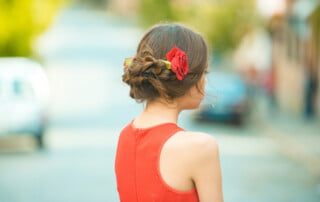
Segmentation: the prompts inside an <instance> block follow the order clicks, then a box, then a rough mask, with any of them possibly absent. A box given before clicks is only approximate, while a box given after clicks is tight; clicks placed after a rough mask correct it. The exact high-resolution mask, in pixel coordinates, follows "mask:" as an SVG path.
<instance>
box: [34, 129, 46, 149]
mask: <svg viewBox="0 0 320 202" xmlns="http://www.w3.org/2000/svg"><path fill="white" fill-rule="evenodd" d="M35 139H36V144H37V147H38V149H44V148H45V144H44V129H40V130H39V131H38V132H37V133H36V134H35Z"/></svg>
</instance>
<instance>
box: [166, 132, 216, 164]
mask: <svg viewBox="0 0 320 202" xmlns="http://www.w3.org/2000/svg"><path fill="white" fill-rule="evenodd" d="M168 146H169V147H170V146H171V147H175V148H177V149H179V150H180V151H181V153H182V154H184V155H188V159H197V160H202V159H203V158H205V159H206V158H213V157H214V156H217V155H218V153H219V147H218V142H217V140H216V139H215V138H214V137H213V136H211V135H209V134H206V133H201V132H189V131H183V132H179V133H177V134H176V135H174V136H173V138H171V140H170V141H169V142H168ZM179 153H180V152H179ZM192 157H194V158H192Z"/></svg>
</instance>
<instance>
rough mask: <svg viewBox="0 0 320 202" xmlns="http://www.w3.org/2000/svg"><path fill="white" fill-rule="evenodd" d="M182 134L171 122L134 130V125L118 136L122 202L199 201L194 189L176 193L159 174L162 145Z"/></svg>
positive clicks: (130, 125)
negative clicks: (172, 137)
mask: <svg viewBox="0 0 320 202" xmlns="http://www.w3.org/2000/svg"><path fill="white" fill-rule="evenodd" d="M179 131H183V129H181V128H179V127H178V126H177V125H176V124H174V123H164V124H160V125H156V126H153V127H149V128H144V129H140V128H135V127H134V126H133V122H131V123H130V124H129V125H128V126H126V127H125V128H124V129H123V130H122V132H121V133H120V137H119V140H118V147H117V152H116V159H115V173H116V179H117V189H118V193H119V197H120V201H121V202H198V201H199V199H198V195H197V191H196V189H195V188H194V189H192V190H190V191H179V190H175V189H174V188H172V187H170V186H169V185H167V184H166V182H165V181H164V180H163V178H162V177H161V174H160V169H159V168H160V167H159V160H160V152H161V149H162V147H163V145H164V144H165V142H166V141H167V140H168V139H169V138H170V137H171V136H173V135H174V134H175V133H177V132H179Z"/></svg>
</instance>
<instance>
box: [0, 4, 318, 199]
mask: <svg viewBox="0 0 320 202" xmlns="http://www.w3.org/2000/svg"><path fill="white" fill-rule="evenodd" d="M160 22H164V23H165V22H181V23H183V24H186V25H188V26H190V27H192V28H194V29H195V30H197V31H199V32H200V33H202V34H203V36H204V37H205V38H206V40H207V42H208V46H209V48H210V50H211V53H210V65H209V66H210V73H209V74H208V85H207V88H206V90H207V93H208V96H206V98H205V100H204V102H203V104H202V106H201V108H200V109H199V110H195V111H185V112H183V113H182V115H181V117H180V119H179V125H180V126H181V127H183V128H185V129H186V130H190V131H201V132H205V133H208V134H211V135H212V136H214V137H215V138H216V139H217V140H218V142H219V146H220V155H221V166H222V174H223V191H224V198H225V201H226V202H271V201H272V202H289V201H290V202H319V201H320V132H319V131H320V116H319V114H320V88H319V81H320V1H319V0H153V1H151V0H73V1H71V0H46V1H43V0H12V1H0V202H81V201H83V202H89V201H90V202H114V201H119V199H118V194H117V189H116V182H115V176H114V156H115V149H116V146H117V138H118V135H119V132H120V131H121V129H122V128H123V127H124V126H125V125H126V124H128V123H129V122H130V121H131V120H132V119H133V118H134V117H135V116H137V115H138V114H139V113H140V112H141V110H142V109H143V105H141V104H137V103H136V102H135V101H134V100H132V99H130V97H129V88H128V86H126V85H125V84H124V83H122V81H121V75H122V70H123V61H124V58H126V57H130V56H132V55H134V54H135V49H136V47H137V45H138V42H139V40H140V38H141V37H142V35H143V33H144V32H145V31H146V29H148V28H149V27H150V26H152V25H153V24H156V23H160ZM39 67H41V68H39Z"/></svg>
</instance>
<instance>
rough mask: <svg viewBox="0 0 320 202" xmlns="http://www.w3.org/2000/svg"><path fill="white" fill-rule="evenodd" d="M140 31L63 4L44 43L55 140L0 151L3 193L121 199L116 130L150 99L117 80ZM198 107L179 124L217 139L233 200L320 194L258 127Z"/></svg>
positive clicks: (34, 200)
mask: <svg viewBox="0 0 320 202" xmlns="http://www.w3.org/2000/svg"><path fill="white" fill-rule="evenodd" d="M141 34H142V32H141V30H139V29H137V28H136V27H134V26H132V25H130V24H129V23H127V22H123V21H119V20H117V19H115V18H113V17H112V16H108V15H105V13H101V12H87V11H85V10H83V9H81V8H72V9H68V10H66V11H65V12H63V13H62V15H61V17H60V18H59V20H58V21H57V23H56V24H55V25H54V26H53V27H52V29H50V30H49V31H48V32H47V33H46V34H45V35H44V37H43V38H42V39H41V40H40V42H39V46H38V47H39V51H40V53H41V54H42V55H43V57H44V59H45V65H46V67H47V70H48V73H49V76H50V80H51V84H52V108H51V111H50V115H51V122H50V127H49V129H48V131H47V136H46V143H47V149H46V150H45V151H43V152H37V151H34V150H31V151H28V152H9V153H3V152H2V153H0V201H1V202H61V201H62V202H81V201H83V202H88V201H90V202H102V201H104V202H106V201H108V202H109V201H110V202H113V201H118V197H117V192H116V185H115V179H114V174H113V161H114V152H115V147H116V142H117V135H118V133H119V130H120V129H121V127H122V126H123V125H125V124H126V123H128V122H129V121H130V120H131V119H132V118H133V117H134V116H136V115H137V114H138V113H139V112H140V111H141V109H142V106H139V105H137V104H136V103H135V102H134V101H132V100H130V99H129V98H128V88H127V87H126V86H125V85H123V84H121V82H119V81H120V80H121V73H122V63H123V62H122V61H123V58H124V57H126V56H131V55H133V54H134V49H135V46H136V45H137V42H138V39H139V38H140V37H141ZM191 113H192V112H184V113H183V114H182V116H181V119H180V124H181V126H182V127H184V128H185V129H187V130H193V131H203V132H207V133H210V134H212V135H213V136H215V137H216V139H217V140H218V141H219V144H220V150H221V163H222V170H223V181H224V185H223V186H224V195H225V201H227V202H229V201H230V202H233V201H237V202H270V201H272V202H286V201H290V202H292V201H293V202H317V201H320V197H319V192H320V191H319V189H320V188H319V187H318V193H317V180H316V179H314V177H313V176H312V175H311V174H310V173H308V171H307V170H306V168H305V167H303V166H302V165H300V164H297V163H295V162H292V161H291V160H289V159H287V158H286V157H285V156H283V155H282V153H281V152H280V151H281V148H279V146H278V145H276V144H274V142H273V141H272V139H269V137H267V136H262V135H261V134H260V133H261V131H260V130H259V128H257V127H254V126H251V125H249V126H247V127H243V128H239V127H233V126H225V125H218V124H212V123H204V122H194V121H193V120H192V119H191V118H190V117H191ZM26 139H28V138H27V137H24V139H21V138H20V139H19V138H17V139H15V140H16V142H21V144H20V145H19V148H21V147H20V146H21V145H25V144H28V145H29V147H32V140H30V139H28V141H26ZM0 142H1V141H0ZM30 142H31V143H30ZM30 145H31V146H30Z"/></svg>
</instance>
